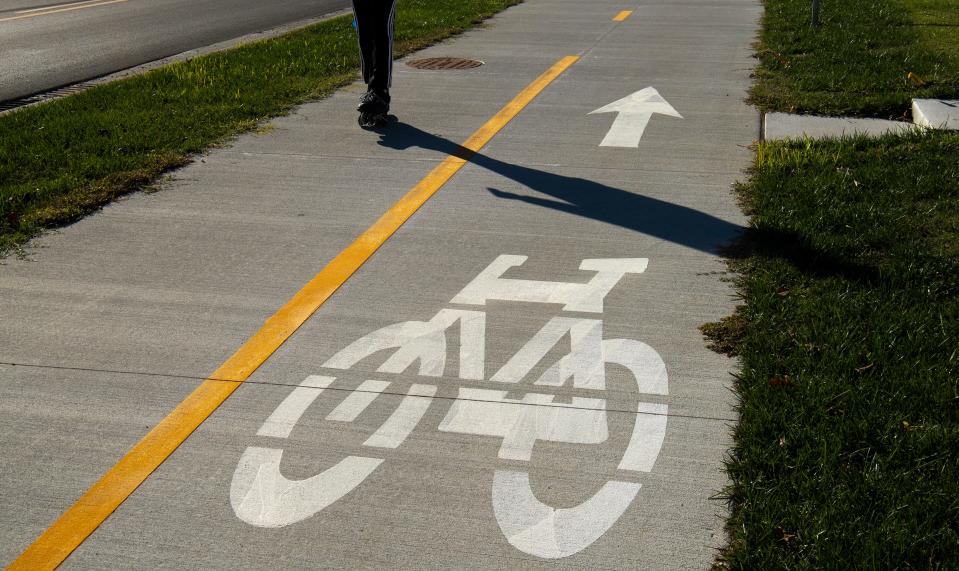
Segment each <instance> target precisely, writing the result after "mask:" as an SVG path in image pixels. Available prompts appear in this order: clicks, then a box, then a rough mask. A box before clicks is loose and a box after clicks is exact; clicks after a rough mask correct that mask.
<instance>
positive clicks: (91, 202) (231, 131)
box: [0, 0, 521, 254]
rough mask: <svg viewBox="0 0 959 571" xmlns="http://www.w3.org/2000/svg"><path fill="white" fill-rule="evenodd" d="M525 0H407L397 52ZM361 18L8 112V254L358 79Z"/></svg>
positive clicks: (0, 126)
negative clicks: (357, 32)
mask: <svg viewBox="0 0 959 571" xmlns="http://www.w3.org/2000/svg"><path fill="white" fill-rule="evenodd" d="M519 1H521V0H400V2H399V5H398V10H397V17H396V37H395V39H396V42H395V52H396V55H397V57H399V56H401V55H403V54H406V53H409V52H411V51H414V50H416V49H419V48H422V47H424V46H427V45H429V44H432V43H435V42H437V41H439V40H441V39H443V38H446V37H449V36H451V35H453V34H456V33H459V32H462V31H463V30H465V29H467V28H469V27H471V26H473V25H475V24H476V23H478V22H480V21H481V20H483V19H484V18H486V17H489V16H491V15H492V14H494V13H496V12H498V11H501V10H503V9H505V8H507V7H508V6H511V5H513V4H517V3H518V2H519ZM351 21H352V18H351V17H350V16H345V17H340V18H336V19H333V20H330V21H326V22H322V23H319V24H317V25H314V26H312V27H310V28H307V29H304V30H300V31H297V32H293V33H291V34H288V35H285V36H283V37H281V38H277V39H272V40H267V41H263V42H258V43H255V44H249V45H246V46H242V47H239V48H236V49H233V50H229V51H226V52H221V53H216V54H212V55H208V56H204V57H200V58H196V59H192V60H190V61H186V62H182V63H177V64H173V65H170V66H167V67H164V68H161V69H158V70H156V71H152V72H150V73H146V74H144V75H140V76H136V77H133V78H130V79H125V80H121V81H117V82H113V83H110V84H106V85H102V86H98V87H95V88H93V89H90V90H88V91H86V92H83V93H81V94H78V95H75V96H71V97H67V98H64V99H59V100H56V101H52V102H50V103H46V104H44V105H40V106H37V107H31V108H25V109H22V110H19V111H16V112H14V113H12V114H9V115H5V116H2V117H0V254H2V253H3V252H8V251H9V250H10V249H11V248H13V247H16V246H17V245H19V244H22V243H23V242H24V241H26V240H27V239H29V238H30V237H32V236H35V235H36V234H37V233H38V232H39V231H41V230H42V229H43V228H49V227H53V226H57V225H62V224H65V223H69V222H72V221H74V220H76V219H78V218H79V217H81V216H83V215H85V214H87V213H89V212H91V211H93V210H96V209H97V208H99V207H100V206H102V205H103V204H105V203H107V202H109V201H110V200H112V199H114V198H115V197H117V196H119V195H122V194H125V193H128V192H131V191H133V190H137V189H140V188H143V187H144V186H145V185H147V184H149V183H150V182H151V181H153V180H155V179H156V178H157V177H158V176H159V175H161V174H162V173H163V172H165V171H167V170H169V169H172V168H175V167H177V166H181V165H183V164H185V163H186V162H188V161H189V160H190V157H191V156H193V155H195V154H196V153H198V152H200V151H202V150H204V149H206V148H209V147H210V146H212V145H215V144H217V143H221V142H223V141H225V140H227V139H228V138H230V137H232V136H235V135H236V134H238V133H241V132H244V131H248V130H250V129H253V128H255V127H256V126H257V124H258V123H260V122H262V121H263V120H264V119H267V118H270V117H275V116H277V115H281V114H283V113H285V112H287V111H289V110H290V109H291V108H292V107H294V106H295V105H298V104H300V103H303V102H305V101H308V100H311V99H316V98H319V97H323V96H326V95H328V94H329V93H331V92H332V91H333V90H334V89H336V88H337V87H339V86H342V85H344V84H346V83H348V82H350V81H352V80H354V79H355V78H356V74H357V70H358V68H359V63H358V61H359V60H358V54H357V47H356V39H355V32H354V31H353V29H352V26H351Z"/></svg>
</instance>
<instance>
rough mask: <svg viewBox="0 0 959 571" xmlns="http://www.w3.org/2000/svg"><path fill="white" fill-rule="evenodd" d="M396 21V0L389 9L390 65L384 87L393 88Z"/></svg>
mask: <svg viewBox="0 0 959 571" xmlns="http://www.w3.org/2000/svg"><path fill="white" fill-rule="evenodd" d="M395 19H396V0H393V6H392V7H391V8H390V22H389V24H388V30H389V36H390V65H389V67H388V68H387V70H388V71H387V72H386V87H387V88H390V87H393V27H394V25H395V22H394V20H395Z"/></svg>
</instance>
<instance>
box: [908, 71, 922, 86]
mask: <svg viewBox="0 0 959 571" xmlns="http://www.w3.org/2000/svg"><path fill="white" fill-rule="evenodd" d="M906 78H907V79H908V80H909V81H911V82H912V84H913V85H915V86H916V87H922V86H923V85H925V84H926V82H925V81H923V79H922V78H921V77H919V76H918V75H917V74H915V73H913V72H911V71H910V72H909V73H908V74H907V75H906Z"/></svg>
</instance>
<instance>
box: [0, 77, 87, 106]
mask: <svg viewBox="0 0 959 571" xmlns="http://www.w3.org/2000/svg"><path fill="white" fill-rule="evenodd" d="M94 85H95V83H94V82H93V81H83V82H80V83H74V84H73V85H67V86H66V87H59V88H57V89H51V90H50V91H44V92H42V93H37V94H35V95H30V96H28V97H21V98H20V99H8V100H7V101H0V113H3V112H5V111H12V110H14V109H18V108H20V107H26V106H28V105H33V104H34V103H41V102H43V101H48V100H50V99H56V98H58V97H65V96H67V95H73V94H74V93H80V92H81V91H86V90H87V89H89V88H91V87H93V86H94Z"/></svg>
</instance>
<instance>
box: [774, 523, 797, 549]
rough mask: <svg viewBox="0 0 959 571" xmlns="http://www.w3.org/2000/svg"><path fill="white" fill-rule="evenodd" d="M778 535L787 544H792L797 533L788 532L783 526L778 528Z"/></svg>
mask: <svg viewBox="0 0 959 571" xmlns="http://www.w3.org/2000/svg"><path fill="white" fill-rule="evenodd" d="M776 535H778V536H779V539H781V540H782V541H783V543H785V544H786V545H790V544H791V543H792V541H793V540H794V539H796V534H795V533H787V532H786V530H785V529H783V528H782V527H777V528H776Z"/></svg>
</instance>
